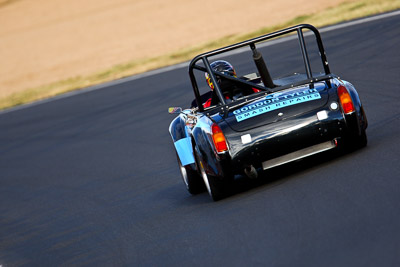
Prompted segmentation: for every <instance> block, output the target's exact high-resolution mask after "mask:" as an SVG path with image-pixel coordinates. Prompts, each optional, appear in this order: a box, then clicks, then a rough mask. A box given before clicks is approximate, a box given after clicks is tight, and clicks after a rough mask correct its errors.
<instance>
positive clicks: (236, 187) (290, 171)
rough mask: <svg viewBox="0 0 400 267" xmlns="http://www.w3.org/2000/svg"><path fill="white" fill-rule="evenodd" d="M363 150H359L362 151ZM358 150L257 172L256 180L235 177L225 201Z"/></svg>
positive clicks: (334, 153)
mask: <svg viewBox="0 0 400 267" xmlns="http://www.w3.org/2000/svg"><path fill="white" fill-rule="evenodd" d="M364 149H365V148H363V149H361V150H364ZM358 151H360V150H347V151H343V150H334V151H328V152H324V153H320V154H316V155H313V156H311V157H307V158H304V159H301V160H297V161H294V162H291V163H287V164H285V165H282V166H278V167H274V168H272V169H269V170H264V171H263V170H261V169H259V170H258V178H256V179H250V178H247V177H244V176H237V177H235V181H234V182H233V184H232V186H231V188H230V190H229V194H228V195H227V196H226V198H225V199H227V198H228V199H229V198H230V197H233V196H235V195H238V194H241V193H245V192H247V191H251V190H253V189H255V188H259V187H262V186H279V185H281V184H283V183H285V182H286V181H288V180H289V179H291V178H293V177H294V176H295V175H299V174H301V173H304V172H306V171H307V170H311V169H313V168H323V167H324V165H329V164H333V163H335V162H337V161H340V160H344V159H345V158H346V157H347V156H352V155H351V154H355V153H357V152H358Z"/></svg>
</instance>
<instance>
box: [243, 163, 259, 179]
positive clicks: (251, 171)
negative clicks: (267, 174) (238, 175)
mask: <svg viewBox="0 0 400 267" xmlns="http://www.w3.org/2000/svg"><path fill="white" fill-rule="evenodd" d="M244 174H246V176H247V177H248V178H250V179H256V178H257V177H258V173H257V170H256V169H255V168H254V167H253V165H250V166H247V167H246V168H244Z"/></svg>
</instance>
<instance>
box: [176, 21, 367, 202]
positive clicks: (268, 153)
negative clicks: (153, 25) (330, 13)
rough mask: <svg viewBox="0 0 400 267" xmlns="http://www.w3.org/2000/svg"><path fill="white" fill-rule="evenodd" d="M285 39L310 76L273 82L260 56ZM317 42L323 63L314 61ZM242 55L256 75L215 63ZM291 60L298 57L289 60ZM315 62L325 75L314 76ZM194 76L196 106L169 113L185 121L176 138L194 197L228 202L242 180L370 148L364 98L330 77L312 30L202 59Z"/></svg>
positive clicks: (303, 29)
mask: <svg viewBox="0 0 400 267" xmlns="http://www.w3.org/2000/svg"><path fill="white" fill-rule="evenodd" d="M293 33H294V35H293ZM282 35H291V36H289V37H287V38H295V37H297V39H298V41H299V47H300V49H299V50H300V53H298V54H300V56H299V58H301V68H302V70H303V72H304V73H294V74H291V75H286V76H281V77H279V78H272V77H271V76H272V75H271V74H270V69H269V68H267V64H266V62H265V61H264V59H263V55H262V54H261V53H260V50H261V49H266V50H267V49H268V48H270V47H269V46H267V45H266V43H267V44H268V43H269V42H271V39H273V40H272V42H277V41H276V40H278V41H279V40H281V39H279V38H277V37H281V36H282ZM310 39H311V41H312V42H311V43H312V45H314V46H313V47H314V50H315V51H314V52H315V53H314V54H316V55H317V56H316V58H317V60H315V55H314V57H310V56H309V51H308V50H309V49H308V48H309V46H310V47H311V46H312V45H310ZM257 46H258V47H257ZM274 47H276V46H274ZM236 49H240V51H239V52H240V53H241V54H240V55H246V54H248V55H249V58H251V61H253V62H254V63H251V64H249V63H247V65H244V66H245V67H243V68H248V67H247V66H250V65H251V66H253V68H255V71H254V72H250V73H244V75H242V76H238V75H237V74H236V71H235V70H233V71H232V70H229V63H227V62H225V61H223V64H225V67H226V65H228V67H227V68H228V69H227V68H224V66H222V67H221V64H220V65H218V64H214V62H220V63H221V60H216V61H213V62H211V63H210V61H211V60H213V59H216V58H217V59H220V58H221V57H222V56H225V57H232V54H233V53H234V52H232V51H235V50H236ZM271 49H272V48H271ZM278 49H279V47H278ZM267 51H268V50H267ZM275 53H276V52H274V54H273V55H271V58H273V57H274V56H275ZM277 54H279V53H277ZM242 57H243V56H242ZM286 59H287V60H291V57H290V58H288V57H287V55H286ZM315 61H317V63H318V66H319V68H320V70H321V71H320V72H312V71H311V67H312V66H313V68H314V65H315ZM280 62H283V61H282V60H281V61H280ZM226 63H227V64H226ZM311 63H313V64H311ZM321 63H322V64H321ZM223 64H222V65H223ZM239 65H243V64H239ZM290 66H294V67H295V64H290ZM271 73H272V72H271ZM292 73H293V72H292ZM189 76H190V80H191V83H192V86H193V91H194V95H195V100H194V101H193V102H192V105H191V107H190V108H188V109H185V110H182V108H170V110H169V112H170V113H173V114H179V115H178V116H177V117H176V118H175V119H174V120H173V121H172V122H171V124H170V127H169V132H170V134H171V137H172V140H173V142H174V147H175V149H176V154H177V159H178V163H179V166H180V170H181V173H182V177H183V181H184V183H185V185H186V187H187V189H188V191H189V192H190V193H192V194H196V193H199V192H201V191H203V190H204V188H206V189H207V190H208V193H209V194H210V196H211V197H212V199H213V200H218V199H220V198H222V197H224V196H225V195H226V193H227V189H228V188H229V184H230V182H232V181H233V179H234V177H235V175H244V176H248V177H250V178H255V177H257V175H258V172H259V171H262V170H266V169H269V168H273V167H276V166H279V165H282V164H285V163H288V162H291V161H295V160H298V159H301V158H304V157H307V156H310V155H314V154H316V153H320V152H324V151H327V150H332V149H338V148H341V147H342V148H348V147H349V148H350V147H351V148H360V147H364V146H366V144H367V135H366V128H367V126H368V122H367V118H366V115H365V112H364V109H363V106H362V104H361V101H360V98H359V96H358V93H357V91H356V89H355V88H354V86H353V85H352V84H351V83H349V82H347V81H344V80H341V79H340V78H339V77H338V76H336V75H334V74H332V73H331V72H330V69H329V65H328V61H327V58H326V54H325V50H324V47H323V44H322V40H321V36H320V34H319V32H318V30H317V29H316V28H315V27H313V26H311V25H308V24H302V25H298V26H294V27H291V28H287V29H283V30H281V31H278V32H274V33H271V34H267V35H263V36H260V37H257V38H254V39H250V40H247V41H244V42H241V43H237V44H234V45H231V46H227V47H224V48H221V49H217V50H214V51H211V52H207V53H204V54H201V55H198V56H196V57H195V58H194V59H193V60H192V61H191V63H190V65H189ZM199 77H200V78H199ZM200 80H202V81H203V83H204V85H203V87H201V84H199V83H198V81H200ZM200 89H206V93H204V94H201V93H200V91H201V90H200Z"/></svg>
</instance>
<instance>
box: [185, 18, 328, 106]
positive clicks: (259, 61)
mask: <svg viewBox="0 0 400 267" xmlns="http://www.w3.org/2000/svg"><path fill="white" fill-rule="evenodd" d="M304 29H307V30H310V31H311V32H312V33H313V34H314V36H315V38H316V42H317V45H318V50H319V54H320V57H321V61H322V65H323V68H324V72H325V74H324V75H322V76H318V77H313V74H312V71H311V65H310V60H309V57H308V53H307V47H306V43H305V40H304V33H303V30H304ZM293 32H297V39H298V41H299V44H300V49H301V52H302V56H303V61H304V67H305V71H306V79H304V80H301V81H297V82H294V83H292V84H288V85H275V84H274V83H273V81H272V78H271V76H270V74H269V71H268V68H267V66H266V64H265V61H264V59H263V58H262V55H261V53H260V52H258V50H257V48H256V44H257V43H260V42H263V41H267V40H270V39H272V38H276V37H280V36H283V35H288V34H291V33H293ZM246 46H249V47H250V49H251V50H252V52H253V60H254V63H255V64H256V67H257V70H258V72H259V75H260V77H259V79H257V83H254V82H251V80H249V79H247V80H246V79H242V78H236V77H232V76H229V75H225V74H223V73H220V72H218V71H214V70H212V69H211V66H210V62H209V58H210V57H211V56H215V55H218V54H222V53H226V52H229V51H232V50H235V49H238V48H242V47H246ZM199 62H201V63H203V65H204V66H201V65H199ZM195 69H196V70H200V71H203V72H208V73H209V75H210V78H211V81H212V83H213V84H214V93H215V95H216V97H218V100H219V103H220V104H221V105H222V109H223V110H224V111H226V110H228V109H229V107H230V106H231V104H229V105H227V103H226V101H225V98H224V95H223V92H222V90H221V86H220V85H219V84H218V83H217V78H216V76H217V75H218V76H220V77H223V78H224V79H226V80H229V81H231V82H233V83H235V84H242V85H244V86H247V87H248V86H250V87H252V88H256V89H259V90H261V91H264V94H269V93H272V92H276V91H280V90H283V89H286V88H290V87H294V86H298V85H303V84H308V83H310V86H311V87H313V83H314V82H317V81H321V80H327V81H328V83H329V79H331V78H332V75H331V72H330V69H329V64H328V60H327V57H326V53H325V50H324V46H323V44H322V40H321V35H320V33H319V31H318V30H317V29H316V28H315V27H314V26H312V25H309V24H300V25H297V26H293V27H290V28H286V29H283V30H280V31H277V32H273V33H270V34H266V35H262V36H259V37H256V38H253V39H249V40H246V41H243V42H240V43H237V44H233V45H230V46H226V47H223V48H220V49H216V50H213V51H210V52H206V53H203V54H200V55H198V56H196V57H195V58H194V59H193V60H192V61H191V62H190V64H189V76H190V80H191V83H192V87H193V92H194V95H195V100H196V103H197V106H198V108H199V111H200V112H203V111H204V107H203V105H202V101H201V96H200V92H199V88H198V85H197V81H196V78H195V75H194V72H193V71H194V70H195ZM257 95H259V94H257ZM239 102H242V101H239ZM237 105H240V103H236V104H235V106H237Z"/></svg>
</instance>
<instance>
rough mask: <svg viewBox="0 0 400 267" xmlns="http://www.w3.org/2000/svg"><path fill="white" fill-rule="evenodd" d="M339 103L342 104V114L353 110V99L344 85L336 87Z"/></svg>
mask: <svg viewBox="0 0 400 267" xmlns="http://www.w3.org/2000/svg"><path fill="white" fill-rule="evenodd" d="M337 92H338V96H339V100H340V104H342V108H343V112H344V114H349V113H352V112H354V111H355V108H354V105H353V101H352V100H351V96H350V94H349V91H347V89H346V87H344V86H343V85H340V86H339V87H338V89H337Z"/></svg>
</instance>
